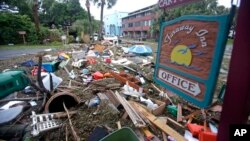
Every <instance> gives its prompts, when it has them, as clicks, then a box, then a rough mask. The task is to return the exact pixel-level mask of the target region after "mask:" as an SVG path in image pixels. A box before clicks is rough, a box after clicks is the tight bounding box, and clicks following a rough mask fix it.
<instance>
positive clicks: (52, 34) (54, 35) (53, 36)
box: [48, 29, 63, 42]
mask: <svg viewBox="0 0 250 141" xmlns="http://www.w3.org/2000/svg"><path fill="white" fill-rule="evenodd" d="M62 35H63V32H62V31H61V30H59V29H51V30H49V36H48V37H49V39H50V41H51V42H54V41H57V42H61V41H62V40H61V36H62Z"/></svg>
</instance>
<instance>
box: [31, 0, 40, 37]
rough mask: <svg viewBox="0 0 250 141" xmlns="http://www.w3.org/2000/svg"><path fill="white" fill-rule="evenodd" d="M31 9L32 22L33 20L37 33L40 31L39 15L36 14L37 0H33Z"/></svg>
mask: <svg viewBox="0 0 250 141" xmlns="http://www.w3.org/2000/svg"><path fill="white" fill-rule="evenodd" d="M32 9H33V17H34V22H35V27H36V33H37V34H38V33H39V32H40V27H39V16H38V0H34V5H33V8H32Z"/></svg>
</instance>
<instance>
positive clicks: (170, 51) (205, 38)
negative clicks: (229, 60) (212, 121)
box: [154, 15, 229, 108]
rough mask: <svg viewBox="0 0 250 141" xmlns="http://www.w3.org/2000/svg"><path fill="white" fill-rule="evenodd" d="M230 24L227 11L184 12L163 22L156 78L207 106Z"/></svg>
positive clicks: (169, 88)
mask: <svg viewBox="0 0 250 141" xmlns="http://www.w3.org/2000/svg"><path fill="white" fill-rule="evenodd" d="M228 24H229V16H228V15H223V16H183V17H180V18H177V19H175V20H172V21H168V22H164V23H162V24H161V31H160V40H159V43H158V52H157V59H156V68H155V73H154V81H155V82H156V83H158V84H160V85H162V86H163V87H165V88H167V89H168V90H171V91H173V92H174V93H176V94H178V95H179V96H181V97H183V98H184V99H186V100H187V101H189V102H191V103H193V104H195V105H196V106H199V107H201V108H205V107H208V106H209V105H210V103H211V101H212V98H213V94H214V89H215V86H216V82H217V78H218V75H219V70H220V65H221V62H222V58H223V53H224V50H225V45H226V41H227V34H228V27H229V26H228ZM180 54H185V55H180ZM193 64H194V65H193Z"/></svg>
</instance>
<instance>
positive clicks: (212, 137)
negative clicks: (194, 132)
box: [199, 132, 217, 141]
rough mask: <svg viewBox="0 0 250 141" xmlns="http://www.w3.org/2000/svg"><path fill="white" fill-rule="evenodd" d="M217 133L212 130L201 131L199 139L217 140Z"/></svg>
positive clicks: (205, 140)
mask: <svg viewBox="0 0 250 141" xmlns="http://www.w3.org/2000/svg"><path fill="white" fill-rule="evenodd" d="M216 138H217V134H215V133H212V132H200V134H199V141H216Z"/></svg>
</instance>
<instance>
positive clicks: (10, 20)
mask: <svg viewBox="0 0 250 141" xmlns="http://www.w3.org/2000/svg"><path fill="white" fill-rule="evenodd" d="M0 27H1V28H0V41H1V42H0V44H8V43H15V44H18V43H23V40H22V36H21V35H19V34H18V31H26V35H25V36H26V41H27V42H30V43H33V44H37V43H40V41H41V40H42V39H44V38H45V37H46V36H48V29H47V28H45V27H42V30H41V32H40V34H39V35H37V33H36V32H35V26H34V23H33V22H32V21H31V19H30V18H29V17H28V16H27V15H15V14H10V13H0Z"/></svg>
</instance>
